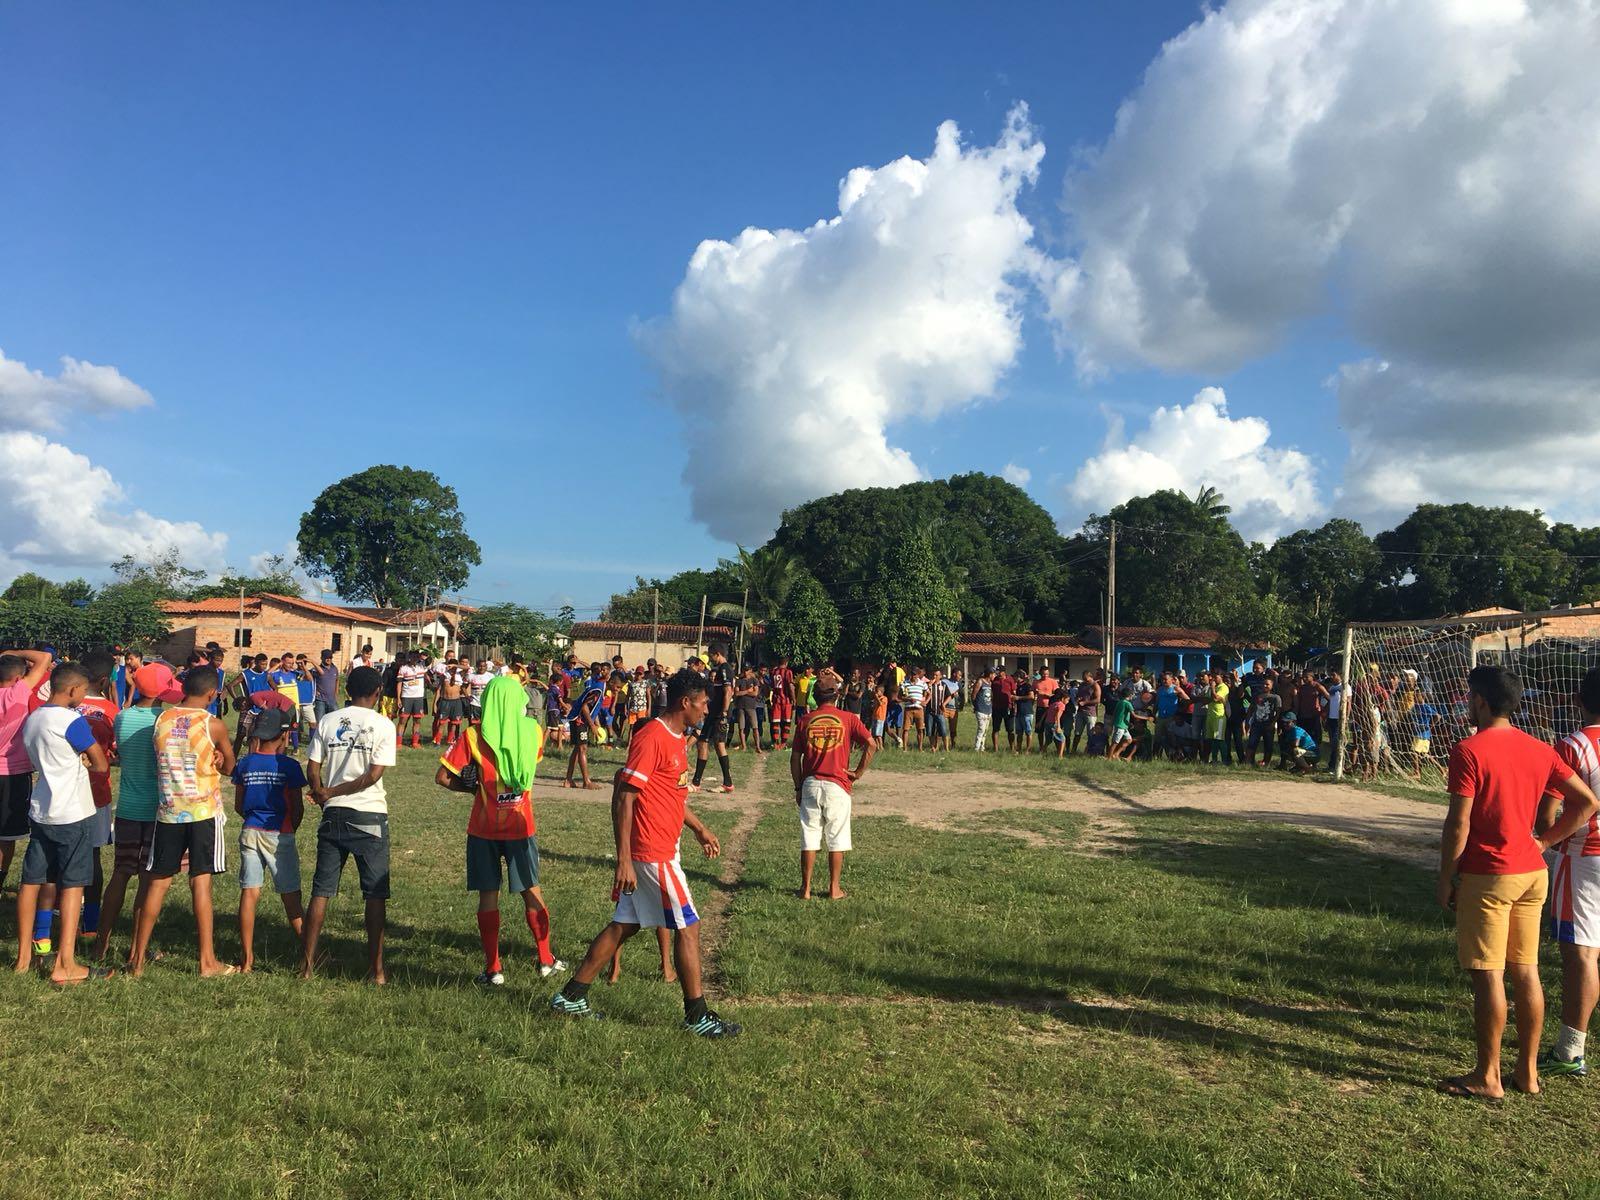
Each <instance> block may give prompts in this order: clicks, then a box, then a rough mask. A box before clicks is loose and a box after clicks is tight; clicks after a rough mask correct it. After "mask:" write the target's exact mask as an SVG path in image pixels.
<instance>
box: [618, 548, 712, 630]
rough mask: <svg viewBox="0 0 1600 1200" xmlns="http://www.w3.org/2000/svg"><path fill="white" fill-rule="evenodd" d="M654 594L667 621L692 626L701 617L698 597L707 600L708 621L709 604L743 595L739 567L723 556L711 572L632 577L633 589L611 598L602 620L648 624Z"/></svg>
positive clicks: (681, 572)
mask: <svg viewBox="0 0 1600 1200" xmlns="http://www.w3.org/2000/svg"><path fill="white" fill-rule="evenodd" d="M654 594H659V596H660V600H661V620H662V621H663V622H664V623H667V624H682V625H693V624H694V623H695V622H696V621H698V620H699V619H700V599H701V597H705V599H706V613H707V620H708V621H709V620H710V613H711V611H712V609H711V606H712V605H713V604H716V603H719V602H736V601H738V600H739V598H740V597H741V596H742V595H743V594H744V584H743V583H742V582H741V579H740V575H739V570H738V566H737V564H735V563H732V562H729V561H728V560H727V559H723V560H722V561H721V562H719V563H718V564H717V566H716V567H715V568H713V569H712V570H710V571H700V570H691V571H679V572H678V573H677V574H676V575H673V576H670V577H668V578H666V579H646V578H644V577H643V576H642V575H639V576H635V577H634V581H633V588H632V589H631V590H629V591H626V592H618V593H616V594H615V595H613V596H612V597H611V600H610V601H609V602H608V603H607V604H606V607H605V610H604V616H605V619H606V620H608V621H620V622H622V623H623V624H627V625H648V624H650V620H651V615H652V613H654V611H655V603H654Z"/></svg>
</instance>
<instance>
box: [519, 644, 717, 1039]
mask: <svg viewBox="0 0 1600 1200" xmlns="http://www.w3.org/2000/svg"><path fill="white" fill-rule="evenodd" d="M705 715H706V683H705V680H704V679H703V678H701V677H700V676H698V675H696V674H695V673H694V672H693V671H690V670H682V671H679V672H678V673H677V674H676V675H674V676H673V677H672V678H671V679H670V680H669V681H668V682H667V703H666V707H665V708H664V709H663V710H662V713H661V716H659V717H657V718H656V719H655V720H654V721H651V722H650V723H649V724H647V725H646V726H645V727H644V728H643V729H642V730H640V731H639V734H638V736H637V737H635V738H634V739H633V744H632V745H630V746H629V747H628V761H627V764H626V765H625V766H624V767H623V768H622V770H621V771H619V772H618V773H617V782H616V788H615V791H614V792H613V794H612V797H611V821H612V828H613V830H614V832H615V835H616V845H617V868H616V881H615V888H614V889H613V896H614V898H615V900H616V904H617V907H616V910H615V911H614V912H613V913H612V915H611V923H610V924H609V925H607V926H606V927H605V928H604V929H602V930H601V931H600V933H599V935H598V936H597V937H596V938H595V939H594V941H593V942H592V943H590V945H589V950H588V952H587V953H586V954H585V955H584V956H583V962H582V963H580V964H579V966H578V969H577V970H576V971H575V972H573V976H572V978H571V979H570V980H568V981H567V985H566V986H565V987H564V988H562V989H561V990H560V991H559V992H557V993H556V994H555V996H554V997H553V998H552V999H551V1001H550V1007H551V1009H552V1010H554V1011H555V1012H557V1013H560V1014H562V1015H564V1016H569V1017H588V1018H596V1017H599V1016H600V1014H599V1013H597V1012H595V1010H594V1009H592V1008H590V1007H589V987H590V985H592V984H593V983H594V980H595V977H596V976H597V975H599V974H600V971H601V970H602V969H603V968H604V967H605V966H606V964H608V963H609V962H611V961H612V958H613V957H614V956H615V954H616V953H617V951H618V949H619V948H620V947H621V946H622V943H623V942H625V941H627V940H628V939H629V938H631V937H632V936H633V935H634V934H636V933H638V932H639V929H640V927H641V926H648V927H650V928H655V929H661V928H666V929H671V930H672V931H673V951H674V956H675V958H676V960H677V967H678V983H679V985H680V986H681V987H682V988H683V1028H684V1029H686V1030H687V1031H688V1032H690V1033H693V1034H695V1035H697V1036H699V1037H710V1038H723V1037H735V1036H737V1035H738V1033H739V1026H738V1025H736V1024H734V1023H733V1022H731V1021H724V1020H723V1019H722V1018H721V1017H719V1016H718V1015H717V1014H716V1013H714V1012H712V1011H711V1010H710V1009H709V1008H707V1007H706V1000H705V995H704V994H703V992H702V989H701V983H700V925H699V922H700V914H699V913H697V912H696V911H695V907H694V900H693V898H692V897H691V896H690V895H689V885H688V882H687V881H686V880H685V879H684V877H683V867H682V865H681V864H680V862H679V859H678V842H679V839H680V838H681V837H682V836H683V829H684V826H685V825H687V826H688V827H689V831H690V832H691V833H693V834H694V836H695V840H696V841H697V842H699V843H700V848H701V850H702V851H703V852H704V853H705V856H706V857H707V858H716V857H717V855H719V854H721V853H722V846H721V844H720V843H719V842H718V841H717V836H716V834H714V833H712V832H711V830H709V829H707V828H706V827H705V826H704V825H703V824H701V823H700V819H699V818H698V817H696V816H695V815H694V813H692V812H690V811H689V806H688V796H689V753H688V743H687V738H686V735H687V732H688V730H689V729H690V727H692V726H694V725H696V724H698V723H699V722H700V721H702V720H703V719H704V718H705Z"/></svg>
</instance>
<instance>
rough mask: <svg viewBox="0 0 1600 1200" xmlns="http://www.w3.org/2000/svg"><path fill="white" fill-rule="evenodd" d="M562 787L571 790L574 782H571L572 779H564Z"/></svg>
mask: <svg viewBox="0 0 1600 1200" xmlns="http://www.w3.org/2000/svg"><path fill="white" fill-rule="evenodd" d="M561 786H562V787H564V788H569V787H571V786H572V780H570V779H563V780H562V781H561Z"/></svg>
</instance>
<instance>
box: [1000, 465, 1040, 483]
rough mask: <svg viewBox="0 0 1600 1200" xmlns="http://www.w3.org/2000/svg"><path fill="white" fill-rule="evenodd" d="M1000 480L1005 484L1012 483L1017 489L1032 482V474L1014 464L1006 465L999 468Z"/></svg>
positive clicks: (1025, 468)
mask: <svg viewBox="0 0 1600 1200" xmlns="http://www.w3.org/2000/svg"><path fill="white" fill-rule="evenodd" d="M1000 478H1001V479H1004V480H1005V481H1006V482H1007V483H1014V484H1016V485H1017V486H1018V487H1027V486H1028V484H1029V483H1030V482H1032V480H1033V472H1032V471H1030V470H1028V468H1027V467H1019V466H1017V464H1016V463H1009V462H1008V463H1007V464H1006V465H1005V466H1003V467H1001V468H1000Z"/></svg>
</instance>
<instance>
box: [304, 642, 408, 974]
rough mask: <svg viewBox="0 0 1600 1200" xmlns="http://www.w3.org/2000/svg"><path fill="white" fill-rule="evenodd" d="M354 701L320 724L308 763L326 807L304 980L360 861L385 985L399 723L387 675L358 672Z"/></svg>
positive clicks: (373, 958) (351, 684)
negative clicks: (331, 906)
mask: <svg viewBox="0 0 1600 1200" xmlns="http://www.w3.org/2000/svg"><path fill="white" fill-rule="evenodd" d="M345 688H346V691H347V692H348V693H349V696H350V703H349V704H348V705H347V706H346V707H344V708H341V709H339V710H338V711H336V712H331V713H329V714H328V715H327V716H325V717H323V718H322V720H320V721H318V722H317V729H316V732H315V733H314V734H312V737H311V751H310V753H309V755H308V756H307V758H308V765H309V768H310V776H311V779H310V783H311V799H312V801H313V802H314V803H316V804H317V805H319V806H321V808H322V820H321V821H320V822H319V823H318V825H317V866H316V870H315V872H314V873H313V874H312V877H311V907H310V909H309V910H308V911H307V913H306V921H305V937H304V945H303V949H302V951H301V957H300V978H302V979H310V978H311V975H312V972H313V969H314V967H315V964H316V961H317V939H318V937H319V936H320V935H321V933H322V924H323V922H324V921H325V920H326V919H327V916H328V901H329V899H330V898H332V897H333V896H336V895H338V892H339V876H340V875H341V874H342V873H343V872H344V864H345V862H346V861H347V860H348V859H349V858H350V857H351V856H352V855H354V856H355V860H356V873H357V876H358V877H359V879H360V881H361V895H362V898H363V900H364V901H365V903H366V913H365V924H366V930H367V963H368V974H367V978H368V979H369V980H371V981H372V982H373V983H374V984H377V985H379V986H382V985H383V984H384V983H385V982H386V981H387V976H386V975H385V974H384V970H383V934H384V924H385V921H386V918H387V913H388V901H389V804H388V798H387V796H386V795H385V794H384V785H383V773H384V770H385V769H386V768H388V767H392V766H394V763H395V729H394V722H393V721H391V720H389V718H388V717H385V716H384V715H383V714H382V713H380V712H378V711H377V709H378V702H379V701H380V700H381V699H382V696H383V675H382V674H381V673H380V672H378V671H376V670H374V669H373V668H372V667H357V668H356V669H355V670H353V671H351V672H350V675H349V678H348V679H347V680H346V683H345Z"/></svg>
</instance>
